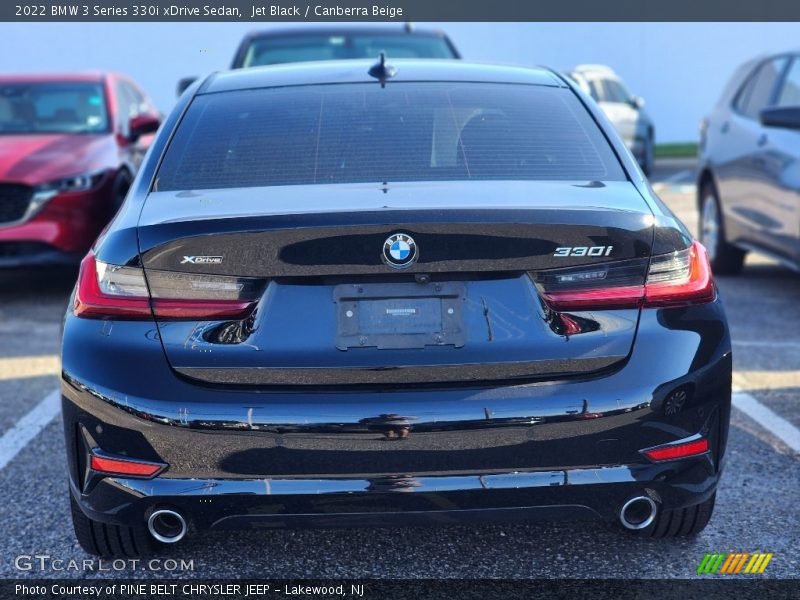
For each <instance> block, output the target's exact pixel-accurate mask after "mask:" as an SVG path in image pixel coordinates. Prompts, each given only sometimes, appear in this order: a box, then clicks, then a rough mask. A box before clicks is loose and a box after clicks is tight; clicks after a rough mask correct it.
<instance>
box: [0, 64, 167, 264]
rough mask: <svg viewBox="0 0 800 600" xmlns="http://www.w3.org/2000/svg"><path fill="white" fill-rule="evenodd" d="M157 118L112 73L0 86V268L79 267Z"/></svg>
mask: <svg viewBox="0 0 800 600" xmlns="http://www.w3.org/2000/svg"><path fill="white" fill-rule="evenodd" d="M159 124H160V117H159V114H158V112H157V111H156V110H155V109H154V108H153V105H152V103H151V102H150V100H149V99H148V98H147V96H146V95H145V94H144V93H143V92H142V90H141V89H140V88H139V86H137V85H136V84H135V83H133V82H132V81H131V80H130V79H128V78H126V77H124V76H122V75H117V74H112V73H102V74H101V73H97V74H81V75H50V76H1V77H0V267H24V266H34V265H45V264H73V263H75V264H76V263H78V262H80V259H81V258H82V257H83V256H84V255H85V254H86V251H87V250H88V249H89V247H90V246H91V245H92V242H94V240H95V238H96V237H97V235H98V234H99V233H100V231H101V230H102V229H103V227H104V226H105V225H106V223H108V221H109V220H110V219H111V217H113V216H114V214H115V213H116V211H117V209H118V208H119V206H120V205H121V204H122V201H123V200H124V199H125V194H126V193H127V191H128V188H129V187H130V184H131V182H132V181H133V177H134V175H135V174H136V171H137V169H138V167H139V164H140V162H141V160H142V158H143V155H144V152H145V151H146V150H147V147H148V146H149V144H150V141H151V139H152V137H153V136H152V134H153V133H154V132H155V131H156V130H157V129H158V126H159Z"/></svg>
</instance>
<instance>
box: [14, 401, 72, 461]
mask: <svg viewBox="0 0 800 600" xmlns="http://www.w3.org/2000/svg"><path fill="white" fill-rule="evenodd" d="M59 410H61V392H60V390H53V391H52V392H50V393H49V394H48V395H47V396H45V398H44V400H42V401H41V402H39V404H37V405H36V406H34V407H33V409H31V411H30V412H29V413H28V414H26V415H25V416H24V417H22V418H21V419H20V420H19V421H17V422H16V423H15V424H14V426H13V427H12V428H11V429H9V430H8V431H6V432H5V433H4V434H3V437H1V438H0V470H2V469H4V468H5V466H6V465H7V464H8V463H10V462H11V461H12V460H13V459H14V457H15V456H16V455H17V454H19V452H20V450H22V449H23V448H24V447H25V446H27V444H28V442H30V441H31V440H32V439H33V438H35V437H36V434H38V433H39V432H40V431H41V430H42V429H44V428H45V427H46V426H47V425H48V424H49V423H50V421H52V420H53V417H55V416H56V415H57V414H58V411H59Z"/></svg>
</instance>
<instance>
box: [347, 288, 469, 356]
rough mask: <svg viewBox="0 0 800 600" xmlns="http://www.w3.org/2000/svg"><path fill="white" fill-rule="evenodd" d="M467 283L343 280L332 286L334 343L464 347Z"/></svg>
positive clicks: (369, 346) (379, 346)
mask: <svg viewBox="0 0 800 600" xmlns="http://www.w3.org/2000/svg"><path fill="white" fill-rule="evenodd" d="M465 298H466V287H465V285H464V283H463V282H460V281H450V282H442V283H427V284H419V283H411V282H409V283H365V284H342V285H337V286H336V287H335V288H334V290H333V300H334V302H335V303H336V321H337V325H336V347H337V348H339V349H340V350H349V349H351V348H378V349H379V350H396V349H406V348H424V347H425V346H454V347H456V348H460V347H462V346H463V345H464V344H465V343H466V337H467V336H466V330H465V327H464V301H465Z"/></svg>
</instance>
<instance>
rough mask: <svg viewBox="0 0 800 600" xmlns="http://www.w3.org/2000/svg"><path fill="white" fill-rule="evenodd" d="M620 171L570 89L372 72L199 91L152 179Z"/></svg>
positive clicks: (535, 175) (224, 183)
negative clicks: (365, 78) (309, 82)
mask: <svg viewBox="0 0 800 600" xmlns="http://www.w3.org/2000/svg"><path fill="white" fill-rule="evenodd" d="M624 178H625V177H624V173H623V171H622V169H621V167H620V165H619V163H618V161H617V159H616V157H615V156H614V154H613V153H612V151H611V149H610V148H609V146H608V143H607V142H606V140H605V138H604V137H603V135H602V133H601V132H600V130H599V129H598V128H597V125H596V124H595V123H594V121H592V119H591V117H590V116H589V115H588V114H587V112H586V110H585V109H584V108H583V106H582V105H581V104H580V102H579V101H578V99H577V98H576V97H575V95H574V94H573V93H572V92H571V91H569V90H565V89H563V88H551V87H544V86H525V85H493V84H461V83H456V84H452V83H449V84H445V83H427V84H426V83H422V84H421V83H394V84H392V83H390V84H388V85H387V86H386V88H385V89H382V88H381V86H380V85H378V84H377V83H375V84H372V83H370V84H356V85H350V84H348V85H326V86H302V87H294V88H273V89H266V90H263V89H262V90H243V91H236V92H227V93H220V94H208V95H202V96H198V97H197V98H195V100H194V101H193V102H192V105H191V106H190V108H189V110H188V111H187V114H186V116H185V117H184V119H183V121H182V123H181V125H180V127H179V129H178V131H177V132H176V133H175V136H174V139H173V141H172V143H171V144H170V147H169V148H168V150H167V153H166V156H165V158H164V161H163V164H162V166H161V168H160V171H159V175H158V183H157V188H158V189H159V190H181V189H203V188H222V187H244V186H270V185H293V184H311V183H340V182H341V183H344V182H384V181H425V180H447V179H562V180H563V179H569V180H594V179H613V180H623V179H624Z"/></svg>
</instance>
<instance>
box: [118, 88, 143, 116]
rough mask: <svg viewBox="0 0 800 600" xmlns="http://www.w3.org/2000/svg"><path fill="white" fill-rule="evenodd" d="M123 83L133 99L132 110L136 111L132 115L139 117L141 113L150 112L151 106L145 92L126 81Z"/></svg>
mask: <svg viewBox="0 0 800 600" xmlns="http://www.w3.org/2000/svg"><path fill="white" fill-rule="evenodd" d="M123 85H124V86H125V88H126V90H127V91H128V97H129V98H130V100H131V105H132V110H133V111H134V114H132V115H131V116H132V117H138V116H139V115H143V114H146V113H147V112H149V110H150V107H149V105H148V103H147V99H146V98H145V97H144V94H142V93H141V92H140V91H139V90H138V89H136V86H133V85H131V84H129V83H125V84H123Z"/></svg>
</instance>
